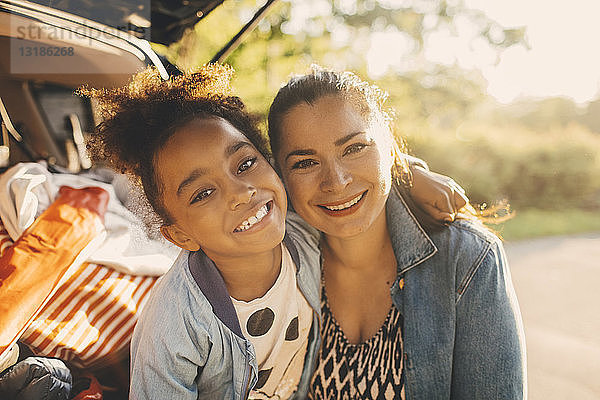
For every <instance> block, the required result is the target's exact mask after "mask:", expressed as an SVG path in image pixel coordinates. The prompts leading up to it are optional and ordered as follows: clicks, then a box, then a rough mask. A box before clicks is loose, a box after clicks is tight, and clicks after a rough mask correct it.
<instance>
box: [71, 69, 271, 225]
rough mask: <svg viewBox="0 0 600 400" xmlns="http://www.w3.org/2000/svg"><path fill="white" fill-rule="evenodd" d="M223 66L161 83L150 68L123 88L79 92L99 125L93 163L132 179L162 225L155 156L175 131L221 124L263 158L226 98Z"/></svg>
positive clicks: (236, 102)
mask: <svg viewBox="0 0 600 400" xmlns="http://www.w3.org/2000/svg"><path fill="white" fill-rule="evenodd" d="M232 76H233V69H232V68H231V67H229V66H224V65H218V64H209V65H205V66H204V67H202V68H201V69H199V70H198V71H197V72H194V73H185V74H183V75H178V76H174V77H171V78H170V79H168V80H163V79H162V78H161V76H160V74H159V73H158V71H157V70H156V69H155V68H147V69H146V70H144V71H142V72H140V73H138V74H136V75H134V76H133V77H132V78H131V80H130V82H129V83H128V84H127V85H126V86H123V87H120V88H114V89H94V88H88V87H82V88H80V89H78V94H79V95H82V96H86V97H90V98H91V99H94V100H96V102H97V104H98V106H99V109H100V117H101V119H102V122H101V123H100V124H99V125H98V126H97V127H96V132H95V134H94V135H92V136H91V138H90V140H89V141H88V149H89V151H90V154H91V155H92V159H93V160H94V161H95V162H98V163H101V164H104V165H107V166H108V167H110V168H112V169H115V170H117V171H119V172H121V173H128V174H131V175H133V176H134V177H135V178H137V179H138V181H139V182H140V183H141V185H142V187H143V189H144V192H145V194H146V197H147V198H148V201H149V203H150V204H151V206H152V208H153V209H154V211H155V212H156V213H157V214H158V216H159V217H160V218H161V219H162V223H165V224H170V223H173V222H174V221H173V220H172V218H171V217H170V216H169V213H168V212H167V210H166V209H165V207H164V205H163V203H162V201H161V197H160V195H161V190H162V188H161V185H160V182H159V181H158V179H157V175H156V173H155V172H156V171H155V168H154V161H155V156H156V153H157V152H158V150H159V149H160V148H161V147H162V146H164V144H165V143H166V142H167V141H168V140H169V138H170V137H171V136H173V134H174V133H175V132H176V131H177V129H178V128H180V127H182V126H184V125H185V124H187V123H188V122H190V121H191V120H193V119H196V118H223V119H224V120H226V121H228V122H229V123H230V124H231V125H233V126H234V127H235V128H236V129H238V130H239V131H240V132H242V133H243V134H244V135H245V136H246V137H247V138H248V139H249V140H250V141H251V142H252V144H254V146H255V147H256V148H257V149H258V150H259V151H260V152H261V153H262V154H263V155H265V157H267V158H269V156H268V154H269V152H268V146H267V142H266V139H265V138H264V137H263V136H262V135H261V133H260V130H259V129H258V127H257V122H258V121H257V118H255V117H253V116H252V115H250V114H249V113H248V112H247V111H246V108H245V106H244V103H243V102H242V100H241V99H240V98H239V97H237V96H234V95H232V90H231V78H232Z"/></svg>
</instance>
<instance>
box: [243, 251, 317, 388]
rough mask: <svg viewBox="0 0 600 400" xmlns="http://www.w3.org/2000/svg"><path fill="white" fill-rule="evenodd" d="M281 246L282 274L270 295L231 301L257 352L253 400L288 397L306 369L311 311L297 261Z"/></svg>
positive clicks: (270, 290)
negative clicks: (247, 300) (299, 285)
mask: <svg viewBox="0 0 600 400" xmlns="http://www.w3.org/2000/svg"><path fill="white" fill-rule="evenodd" d="M281 246H282V252H281V271H280V272H279V276H278V277H277V280H276V281H275V283H274V284H273V286H272V287H271V288H270V289H269V290H268V291H267V293H265V294H264V296H262V297H259V298H258V299H254V300H252V301H250V302H245V301H239V300H236V299H234V298H233V297H232V298H231V300H232V302H233V306H234V307H235V311H236V312H237V315H238V319H239V321H240V325H241V327H242V333H243V334H244V336H245V337H247V338H248V339H249V340H250V342H251V343H252V345H253V346H254V350H255V351H256V361H257V363H258V370H259V372H258V382H257V383H256V385H255V387H254V389H253V390H252V391H251V392H250V396H249V398H250V399H272V398H276V399H287V398H289V397H290V396H291V395H292V394H293V393H294V391H295V390H296V388H297V386H298V382H300V376H301V375H302V369H303V366H304V357H305V355H306V346H307V345H308V333H309V330H310V326H311V323H312V309H311V308H310V305H309V304H308V302H307V301H306V299H305V298H304V295H302V293H301V292H300V289H298V285H297V283H296V267H295V265H294V261H293V260H292V258H291V256H290V254H289V252H288V250H287V248H286V247H285V246H284V245H283V243H282V244H281Z"/></svg>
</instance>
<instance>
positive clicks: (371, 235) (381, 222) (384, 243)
mask: <svg viewBox="0 0 600 400" xmlns="http://www.w3.org/2000/svg"><path fill="white" fill-rule="evenodd" d="M322 247H323V257H324V259H325V261H326V264H329V265H335V266H340V267H343V268H349V269H363V270H364V269H365V268H368V267H369V266H373V267H376V265H377V263H373V260H381V259H382V256H384V255H389V254H391V255H392V257H393V249H392V242H391V239H390V235H389V233H388V229H387V218H386V213H385V209H383V210H382V212H381V214H380V215H379V216H378V217H377V219H376V220H375V221H374V222H373V224H372V225H371V226H370V227H369V229H368V230H366V231H365V232H362V233H360V234H359V235H356V236H352V237H336V236H332V235H324V238H323V243H322Z"/></svg>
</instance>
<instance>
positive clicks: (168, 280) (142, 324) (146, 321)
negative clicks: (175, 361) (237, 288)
mask: <svg viewBox="0 0 600 400" xmlns="http://www.w3.org/2000/svg"><path fill="white" fill-rule="evenodd" d="M188 258H189V252H188V251H186V250H182V251H181V253H180V254H179V256H178V257H177V259H176V260H175V262H174V263H173V266H171V268H170V269H169V270H168V271H167V272H166V273H165V274H164V275H163V276H161V277H160V278H159V279H158V281H157V282H156V284H155V285H154V287H153V288H152V291H151V293H150V296H149V298H148V301H147V303H146V304H145V305H144V307H143V309H142V310H141V313H140V317H139V320H138V323H137V326H136V331H146V333H150V332H152V334H151V336H152V337H158V336H160V335H162V334H172V333H173V332H175V331H177V330H179V329H181V330H187V329H188V327H189V326H196V327H197V328H198V329H197V333H198V334H201V332H202V331H203V330H204V331H209V330H210V329H209V327H210V326H211V325H212V324H213V323H214V321H213V319H214V315H213V313H212V307H211V305H210V303H209V302H208V300H207V299H206V297H205V296H204V295H203V293H202V291H201V290H200V289H199V287H198V285H197V284H196V283H195V282H194V279H193V278H192V275H191V273H190V270H189V265H188ZM163 331H164V332H163ZM188 333H189V332H188Z"/></svg>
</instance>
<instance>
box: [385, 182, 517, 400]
mask: <svg viewBox="0 0 600 400" xmlns="http://www.w3.org/2000/svg"><path fill="white" fill-rule="evenodd" d="M386 212H387V220H388V229H389V234H390V237H391V239H392V245H393V248H394V253H395V255H396V260H397V263H398V278H397V280H396V281H395V282H394V284H393V286H392V289H391V294H392V300H393V302H394V304H395V305H396V307H397V308H398V309H399V310H400V312H401V313H402V315H403V317H404V326H403V345H404V356H403V357H404V359H403V365H404V370H405V374H406V380H405V385H406V386H405V392H406V399H408V400H416V399H423V400H435V399H460V400H464V399H523V398H526V397H527V389H526V367H525V340H524V334H523V325H522V320H521V314H520V311H519V306H518V303H517V299H516V296H515V292H514V289H513V285H512V281H511V277H510V271H509V269H508V265H507V262H506V257H505V254H504V250H503V247H502V244H501V242H500V240H499V239H498V238H497V237H496V236H495V235H493V234H492V233H490V232H489V231H487V230H486V229H485V228H484V227H482V226H480V225H478V224H477V223H474V222H470V221H465V220H459V221H456V222H454V223H453V224H451V225H450V226H449V227H447V228H445V229H442V230H440V231H439V232H435V233H431V234H430V235H428V234H427V233H425V231H424V230H423V229H422V228H421V226H420V225H419V224H418V222H417V220H416V219H415V217H414V216H413V214H412V213H411V212H410V211H409V209H408V207H407V206H406V204H405V203H404V201H403V200H402V198H401V197H400V196H399V193H398V191H397V189H396V188H394V189H393V190H392V193H391V194H390V197H389V199H388V202H387V204H386Z"/></svg>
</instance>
